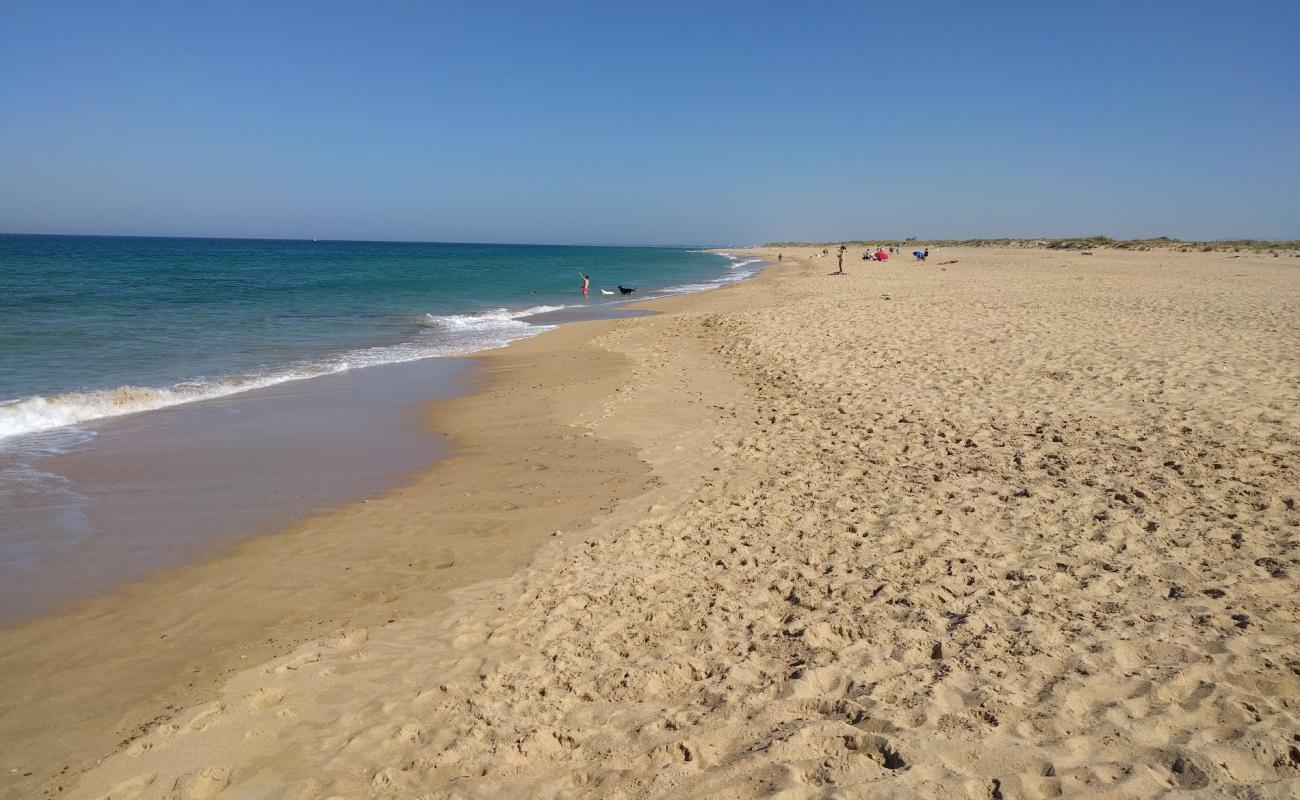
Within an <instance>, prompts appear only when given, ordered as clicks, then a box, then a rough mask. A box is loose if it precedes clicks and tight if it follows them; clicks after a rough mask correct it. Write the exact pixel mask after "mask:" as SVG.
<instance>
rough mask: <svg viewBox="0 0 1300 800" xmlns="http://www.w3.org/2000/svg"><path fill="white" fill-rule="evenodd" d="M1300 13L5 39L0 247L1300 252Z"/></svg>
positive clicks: (525, 16)
mask: <svg viewBox="0 0 1300 800" xmlns="http://www.w3.org/2000/svg"><path fill="white" fill-rule="evenodd" d="M1297 42H1300V2H1295V1H1294V0H1275V1H1274V2H1253V1H1252V0H1235V1H1234V2H1224V0H1214V2H1201V1H1200V0H1177V1H1176V0H1168V1H1167V2H1166V1H1164V0H1092V1H1090V2H1084V1H1083V0H1080V1H1079V2H1065V1H1064V0H1062V1H1059V2H1058V1H1057V0H1032V2H1011V1H1010V0H1008V1H1005V2H1001V1H999V2H972V1H971V0H958V1H955V2H901V1H900V0H889V2H844V3H834V2H807V3H791V2H736V3H721V2H654V3H632V2H619V1H618V0H605V1H604V2H590V3H571V2H563V1H562V0H561V1H559V2H518V3H510V2H457V3H450V2H446V3H442V2H409V3H408V2H396V1H395V0H383V1H372V2H362V1H361V0H357V2H348V3H344V2H303V3H292V2H261V1H259V2H239V1H237V0H222V1H221V2H216V1H215V0H214V1H213V2H188V0H186V1H182V2H178V1H177V0H166V1H165V2H157V3H146V2H99V0H85V2H80V3H67V2H59V1H58V0H36V1H35V2H27V0H4V3H3V6H2V7H0V231H7V232H32V233H113V234H164V235H213V236H268V237H294V238H301V237H311V236H319V237H321V238H351V239H399V240H441V241H494V242H592V243H615V242H618V243H730V244H736V243H739V244H744V243H752V242H759V241H767V240H773V239H808V240H833V239H842V238H875V237H880V238H884V237H905V236H919V237H929V238H944V237H968V236H1002V235H1012V236H1036V235H1076V234H1079V235H1090V234H1108V235H1111V236H1118V237H1136V236H1161V235H1165V236H1176V237H1180V238H1188V239H1191V238H1224V237H1259V238H1280V237H1286V238H1300V44H1297Z"/></svg>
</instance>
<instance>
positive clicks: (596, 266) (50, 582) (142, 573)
mask: <svg viewBox="0 0 1300 800" xmlns="http://www.w3.org/2000/svg"><path fill="white" fill-rule="evenodd" d="M760 266H762V265H761V263H760V262H757V261H753V260H748V259H743V258H740V257H737V256H732V255H720V254H717V253H708V252H703V251H701V250H698V249H691V248H663V247H551V246H516V245H489V244H398V243H372V242H303V241H250V240H231V239H167V238H108V237H60V236H13V235H4V236H0V623H3V622H4V621H5V620H8V619H14V618H18V617H22V616H25V615H29V614H34V613H40V612H42V611H45V610H49V609H52V608H55V607H57V606H58V605H59V604H60V603H63V602H68V601H70V600H75V599H78V598H82V597H88V596H91V595H93V594H95V593H98V592H104V591H109V590H111V589H113V588H114V587H116V586H118V585H121V584H122V583H124V582H128V581H131V580H136V579H140V578H143V577H146V576H147V575H148V574H150V573H151V572H152V571H153V570H156V569H160V568H164V567H167V566H170V565H175V564H179V563H183V562H185V561H186V560H187V559H190V558H194V557H197V556H198V555H199V554H202V553H207V552H214V551H215V549H216V548H218V547H219V546H220V543H223V542H224V543H229V542H233V541H237V540H239V539H240V538H243V537H247V536H254V535H259V534H262V533H267V532H271V531H274V530H278V529H280V528H282V527H283V526H284V525H286V524H288V523H289V522H291V521H293V520H295V519H300V518H302V517H304V516H305V515H307V514H310V513H312V512H313V511H316V510H319V509H324V508H330V507H335V506H338V505H339V504H342V503H347V502H352V501H355V500H358V499H361V498H364V497H370V496H374V495H375V494H376V493H379V492H382V491H384V490H385V489H387V488H389V487H392V486H396V485H398V484H400V483H401V481H402V480H403V477H402V476H403V475H409V474H411V473H413V472H415V471H419V470H421V469H424V468H426V467H427V466H428V465H429V464H431V463H432V462H433V461H435V460H436V459H437V458H439V457H441V456H442V455H443V454H444V453H445V449H446V448H445V446H444V445H443V444H442V442H441V441H440V440H439V439H438V438H437V437H436V436H435V435H433V434H432V433H430V432H429V431H428V430H427V428H426V427H424V426H422V425H416V424H414V423H413V422H412V417H413V416H414V415H413V413H412V409H414V408H416V407H418V406H420V405H421V404H422V403H423V402H424V401H426V400H428V399H431V398H434V397H439V396H446V395H448V394H454V393H456V392H458V391H463V389H464V386H465V383H464V381H463V380H462V379H461V376H462V375H463V374H464V373H465V372H466V370H467V369H468V368H469V365H467V364H465V363H463V362H458V361H454V360H451V359H438V358H434V357H436V356H455V355H469V354H472V353H476V352H479V351H482V350H486V349H491V348H495V347H500V346H502V345H505V344H507V343H508V342H510V341H513V340H515V339H519V338H523V337H527V336H532V335H535V334H537V333H540V332H542V331H545V330H547V329H548V328H550V327H554V324H555V323H554V320H556V319H572V318H579V319H581V318H596V317H601V316H610V315H613V314H616V313H618V305H619V304H620V303H622V302H625V301H626V300H627V299H635V300H639V299H643V298H650V297H655V296H660V295H665V294H672V293H683V292H690V291H698V290H702V289H707V288H711V287H716V286H719V285H721V284H725V283H730V282H733V281H737V280H740V279H743V278H745V277H747V276H749V275H751V274H753V272H754V271H756V270H757V269H758V268H759V267H760ZM579 272H582V273H586V274H588V275H590V276H591V294H590V296H588V297H586V298H584V297H583V295H582V292H581V287H582V283H581V279H580V278H579V275H578V273H579ZM620 283H621V284H622V285H624V286H629V287H632V286H634V287H636V289H637V291H636V292H635V293H634V294H631V295H627V296H624V295H622V294H619V293H618V289H617V287H618V285H619V284H620ZM606 292H608V293H609V294H606ZM548 312H559V313H548ZM403 362H405V363H403Z"/></svg>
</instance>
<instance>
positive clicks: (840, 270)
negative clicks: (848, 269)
mask: <svg viewBox="0 0 1300 800" xmlns="http://www.w3.org/2000/svg"><path fill="white" fill-rule="evenodd" d="M847 249H848V248H846V247H845V246H844V245H840V268H839V271H838V272H836V273H835V274H836V275H843V274H844V251H845V250H847Z"/></svg>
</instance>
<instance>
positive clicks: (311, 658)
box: [275, 650, 320, 675]
mask: <svg viewBox="0 0 1300 800" xmlns="http://www.w3.org/2000/svg"><path fill="white" fill-rule="evenodd" d="M317 661H320V653H319V652H317V651H315V650H311V651H308V652H306V653H299V654H298V655H296V656H294V657H293V658H291V659H289V660H288V661H286V662H285V663H283V664H281V665H280V666H278V667H276V668H275V674H277V675H283V674H284V673H286V672H289V671H291V670H299V669H302V668H303V667H306V666H308V665H311V664H315V663H316V662H317Z"/></svg>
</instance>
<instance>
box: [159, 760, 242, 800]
mask: <svg viewBox="0 0 1300 800" xmlns="http://www.w3.org/2000/svg"><path fill="white" fill-rule="evenodd" d="M229 785H230V770H228V769H226V768H225V767H204V768H203V769H200V770H197V771H195V772H190V773H186V774H185V775H182V776H180V777H179V778H177V779H176V785H175V786H173V787H172V791H171V794H169V795H167V798H168V800H208V798H210V797H216V796H217V795H219V794H221V793H222V792H223V791H225V788H226V787H227V786H229Z"/></svg>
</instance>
